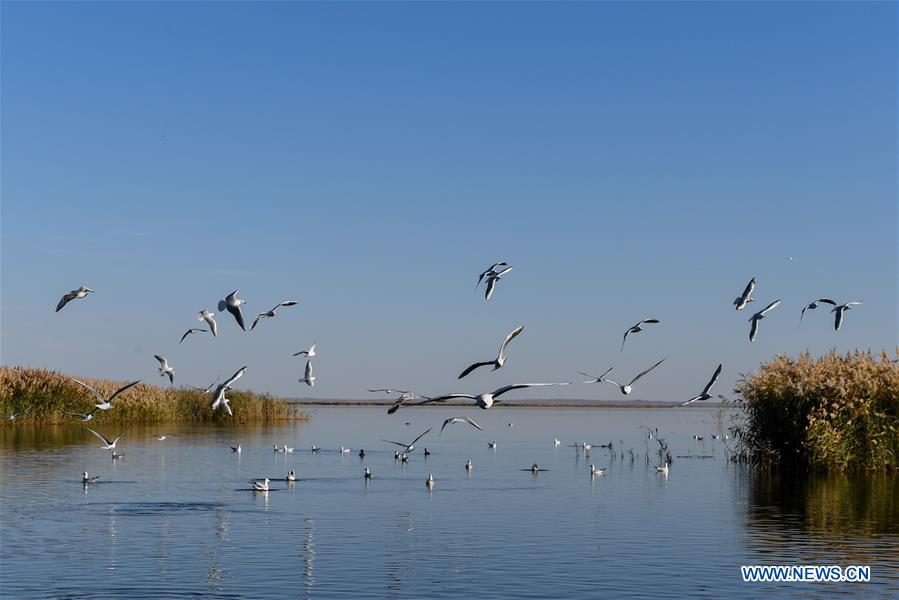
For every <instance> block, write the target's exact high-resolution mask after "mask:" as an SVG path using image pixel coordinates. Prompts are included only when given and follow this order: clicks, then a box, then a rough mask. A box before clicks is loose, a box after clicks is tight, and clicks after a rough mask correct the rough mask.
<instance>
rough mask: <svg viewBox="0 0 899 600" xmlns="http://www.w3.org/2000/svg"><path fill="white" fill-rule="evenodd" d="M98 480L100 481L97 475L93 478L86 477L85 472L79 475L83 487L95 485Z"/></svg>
mask: <svg viewBox="0 0 899 600" xmlns="http://www.w3.org/2000/svg"><path fill="white" fill-rule="evenodd" d="M98 479H100V476H99V475H97V476H95V477H88V475H87V471H85V472H84V473H82V474H81V483H83V484H84V485H88V484H91V483H97V480H98Z"/></svg>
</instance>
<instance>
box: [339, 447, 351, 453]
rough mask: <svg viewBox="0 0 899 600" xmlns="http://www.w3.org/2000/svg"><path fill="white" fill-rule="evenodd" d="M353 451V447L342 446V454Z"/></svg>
mask: <svg viewBox="0 0 899 600" xmlns="http://www.w3.org/2000/svg"><path fill="white" fill-rule="evenodd" d="M352 451H353V449H352V448H344V447H343V446H341V447H340V453H341V454H349V453H350V452H352Z"/></svg>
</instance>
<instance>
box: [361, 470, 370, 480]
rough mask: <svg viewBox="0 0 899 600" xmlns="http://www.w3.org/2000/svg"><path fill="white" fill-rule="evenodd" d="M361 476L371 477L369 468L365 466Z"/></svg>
mask: <svg viewBox="0 0 899 600" xmlns="http://www.w3.org/2000/svg"><path fill="white" fill-rule="evenodd" d="M362 476H363V477H365V478H366V479H371V470H370V469H369V468H368V467H365V471H363V472H362Z"/></svg>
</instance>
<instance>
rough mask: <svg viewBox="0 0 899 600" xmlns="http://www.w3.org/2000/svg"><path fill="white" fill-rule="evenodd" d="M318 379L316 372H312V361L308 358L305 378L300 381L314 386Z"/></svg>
mask: <svg viewBox="0 0 899 600" xmlns="http://www.w3.org/2000/svg"><path fill="white" fill-rule="evenodd" d="M316 379H318V378H317V377H316V376H315V373H313V372H312V361H311V360H307V361H306V371H305V373H304V374H303V378H302V379H300V380H299V381H300V383H305V384H306V385H308V386H309V387H313V386H314V385H315V380H316Z"/></svg>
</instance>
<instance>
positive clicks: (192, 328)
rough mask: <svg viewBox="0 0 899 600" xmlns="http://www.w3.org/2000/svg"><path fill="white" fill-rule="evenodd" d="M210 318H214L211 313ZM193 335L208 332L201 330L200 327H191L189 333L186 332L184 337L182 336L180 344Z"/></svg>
mask: <svg viewBox="0 0 899 600" xmlns="http://www.w3.org/2000/svg"><path fill="white" fill-rule="evenodd" d="M210 318H212V316H211V313H210ZM192 333H206V330H205V329H201V328H199V327H191V328H190V329H188V330H187V331H185V332H184V335H182V336H181V341H180V342H178V343H179V344H180V343H181V342H183V341H184V338H186V337H187V336H189V335H190V334H192Z"/></svg>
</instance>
